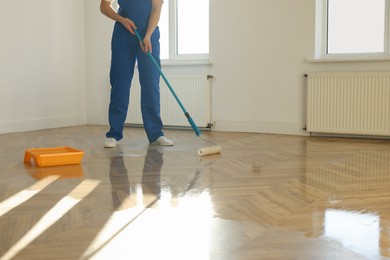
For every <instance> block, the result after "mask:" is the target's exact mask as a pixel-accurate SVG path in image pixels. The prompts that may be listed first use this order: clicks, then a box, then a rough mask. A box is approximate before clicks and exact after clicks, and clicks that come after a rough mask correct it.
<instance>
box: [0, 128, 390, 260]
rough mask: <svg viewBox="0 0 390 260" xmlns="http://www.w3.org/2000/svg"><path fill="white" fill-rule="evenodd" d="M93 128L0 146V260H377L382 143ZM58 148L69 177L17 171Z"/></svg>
mask: <svg viewBox="0 0 390 260" xmlns="http://www.w3.org/2000/svg"><path fill="white" fill-rule="evenodd" d="M106 130H107V128H106V127H104V126H78V127H68V128H60V129H49V130H42V131H32V132H25V133H14V134H2V135H0V143H1V148H0V174H1V175H0V234H1V237H0V257H1V259H153V260H154V259H180V260H183V259H186V260H187V259H195V260H203V259H221V260H226V259H234V260H235V259H332V260H333V259H387V257H389V256H390V141H389V140H374V139H342V138H320V137H302V136H284V135H266V134H251V133H222V132H204V133H203V137H205V138H208V139H211V140H213V141H215V142H217V143H218V144H219V145H220V146H222V147H223V151H222V154H220V155H213V156H209V157H202V158H200V157H198V156H197V154H196V151H197V149H198V148H200V147H205V146H209V145H210V144H208V143H206V142H204V141H202V140H200V139H199V138H196V137H195V135H194V134H193V132H191V131H182V130H167V131H166V134H167V136H168V137H169V138H171V139H172V140H173V141H174V142H175V146H173V147H157V146H149V145H148V144H147V142H146V136H145V134H144V131H143V129H140V128H126V129H125V138H124V140H123V141H121V142H120V143H119V146H118V147H117V148H115V149H105V148H103V141H104V138H103V137H104V133H105V131H106ZM65 145H66V146H71V147H74V148H77V149H81V150H83V151H85V156H84V158H83V161H82V164H81V165H75V166H58V167H47V168H38V167H36V166H35V165H34V163H33V162H31V163H27V164H24V163H23V156H24V151H25V150H26V149H28V148H38V147H57V146H65Z"/></svg>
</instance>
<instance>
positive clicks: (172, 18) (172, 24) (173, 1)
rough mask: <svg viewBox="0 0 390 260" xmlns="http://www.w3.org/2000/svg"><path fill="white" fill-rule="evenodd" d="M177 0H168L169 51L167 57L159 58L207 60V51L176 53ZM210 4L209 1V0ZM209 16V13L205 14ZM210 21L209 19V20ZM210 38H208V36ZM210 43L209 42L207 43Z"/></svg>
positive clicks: (169, 60)
mask: <svg viewBox="0 0 390 260" xmlns="http://www.w3.org/2000/svg"><path fill="white" fill-rule="evenodd" d="M178 1H179V0H169V1H166V2H165V3H164V4H167V2H168V5H169V6H168V8H169V9H168V15H169V18H168V27H169V28H168V30H169V36H168V45H169V53H168V59H161V61H165V62H175V61H178V62H180V61H208V60H209V56H210V51H209V53H194V54H179V53H178V38H179V37H178V25H177V23H178V5H177V2H178ZM209 4H210V2H209ZM207 16H208V18H209V14H207ZM209 21H210V20H209ZM209 39H210V38H209ZM209 41H210V40H209ZM209 44H210V43H209Z"/></svg>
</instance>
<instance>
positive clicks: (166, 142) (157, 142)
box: [152, 136, 173, 146]
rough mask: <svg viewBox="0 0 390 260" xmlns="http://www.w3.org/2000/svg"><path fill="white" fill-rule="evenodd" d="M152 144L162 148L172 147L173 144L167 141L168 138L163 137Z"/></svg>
mask: <svg viewBox="0 0 390 260" xmlns="http://www.w3.org/2000/svg"><path fill="white" fill-rule="evenodd" d="M152 144H156V145H162V146H172V145H173V142H172V141H171V140H169V139H168V138H166V137H165V136H160V137H159V138H157V140H156V141H154V142H153V143H152Z"/></svg>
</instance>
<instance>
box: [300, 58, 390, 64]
mask: <svg viewBox="0 0 390 260" xmlns="http://www.w3.org/2000/svg"><path fill="white" fill-rule="evenodd" d="M377 61H390V57H367V58H320V59H305V62H307V63H337V62H377Z"/></svg>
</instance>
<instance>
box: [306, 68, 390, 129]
mask: <svg viewBox="0 0 390 260" xmlns="http://www.w3.org/2000/svg"><path fill="white" fill-rule="evenodd" d="M307 130H308V131H309V132H318V133H336V134H357V135H382V136H389V135H390V72H338V73H310V74H308V75H307Z"/></svg>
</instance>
